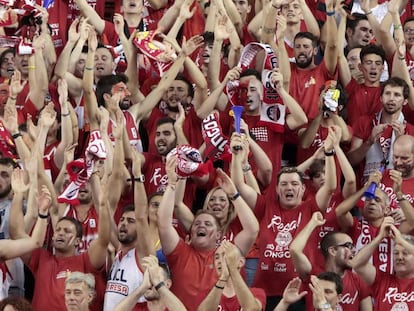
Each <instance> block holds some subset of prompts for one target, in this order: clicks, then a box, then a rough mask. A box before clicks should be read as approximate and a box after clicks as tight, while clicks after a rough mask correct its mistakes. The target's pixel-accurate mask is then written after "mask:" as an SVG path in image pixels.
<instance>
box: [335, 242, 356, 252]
mask: <svg viewBox="0 0 414 311" xmlns="http://www.w3.org/2000/svg"><path fill="white" fill-rule="evenodd" d="M336 247H345V248H347V249H350V250H351V251H352V250H353V249H355V245H354V244H353V243H352V242H346V243H343V244H338V245H336Z"/></svg>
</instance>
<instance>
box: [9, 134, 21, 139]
mask: <svg viewBox="0 0 414 311" xmlns="http://www.w3.org/2000/svg"><path fill="white" fill-rule="evenodd" d="M11 137H12V138H13V139H16V138H18V137H22V134H20V132H17V133H15V134H13V135H12V136H11Z"/></svg>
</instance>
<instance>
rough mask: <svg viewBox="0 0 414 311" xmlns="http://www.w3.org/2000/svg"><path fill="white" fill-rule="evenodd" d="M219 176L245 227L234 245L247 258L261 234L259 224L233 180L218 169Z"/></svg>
mask: <svg viewBox="0 0 414 311" xmlns="http://www.w3.org/2000/svg"><path fill="white" fill-rule="evenodd" d="M217 175H218V179H217V182H218V184H219V186H220V187H221V188H222V189H223V190H224V192H226V194H227V196H228V197H229V198H230V200H231V201H232V202H233V205H234V209H235V211H236V214H237V217H238V218H239V220H240V223H241V225H242V227H243V229H242V230H241V231H240V232H239V233H238V234H237V235H236V236H235V238H234V244H235V245H237V247H238V248H239V249H240V252H241V253H242V255H243V256H246V255H247V253H248V252H249V251H250V248H251V247H252V246H253V243H254V241H256V237H257V234H258V233H259V223H258V222H257V219H256V216H255V215H254V214H253V212H252V210H251V209H250V208H249V206H248V205H247V204H246V202H245V201H244V200H243V198H242V197H241V195H240V193H239V192H238V191H237V189H236V186H235V185H234V183H233V181H232V180H231V178H230V177H229V176H227V175H226V173H224V172H223V170H222V169H220V168H219V169H217Z"/></svg>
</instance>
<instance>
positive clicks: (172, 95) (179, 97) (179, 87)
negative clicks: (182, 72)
mask: <svg viewBox="0 0 414 311" xmlns="http://www.w3.org/2000/svg"><path fill="white" fill-rule="evenodd" d="M190 99H191V98H190V97H189V96H188V85H187V83H185V82H184V81H181V80H174V81H173V83H172V84H171V86H170V87H169V88H168V90H167V104H168V109H169V110H171V111H174V112H178V103H181V104H183V105H184V106H186V105H187V104H189V101H190Z"/></svg>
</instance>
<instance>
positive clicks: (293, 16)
mask: <svg viewBox="0 0 414 311" xmlns="http://www.w3.org/2000/svg"><path fill="white" fill-rule="evenodd" d="M281 13H282V15H283V16H284V17H285V18H286V22H287V24H288V25H289V24H290V25H291V24H298V23H300V20H301V18H302V9H301V7H300V3H299V1H298V0H293V1H289V2H286V3H283V4H282V7H281Z"/></svg>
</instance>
